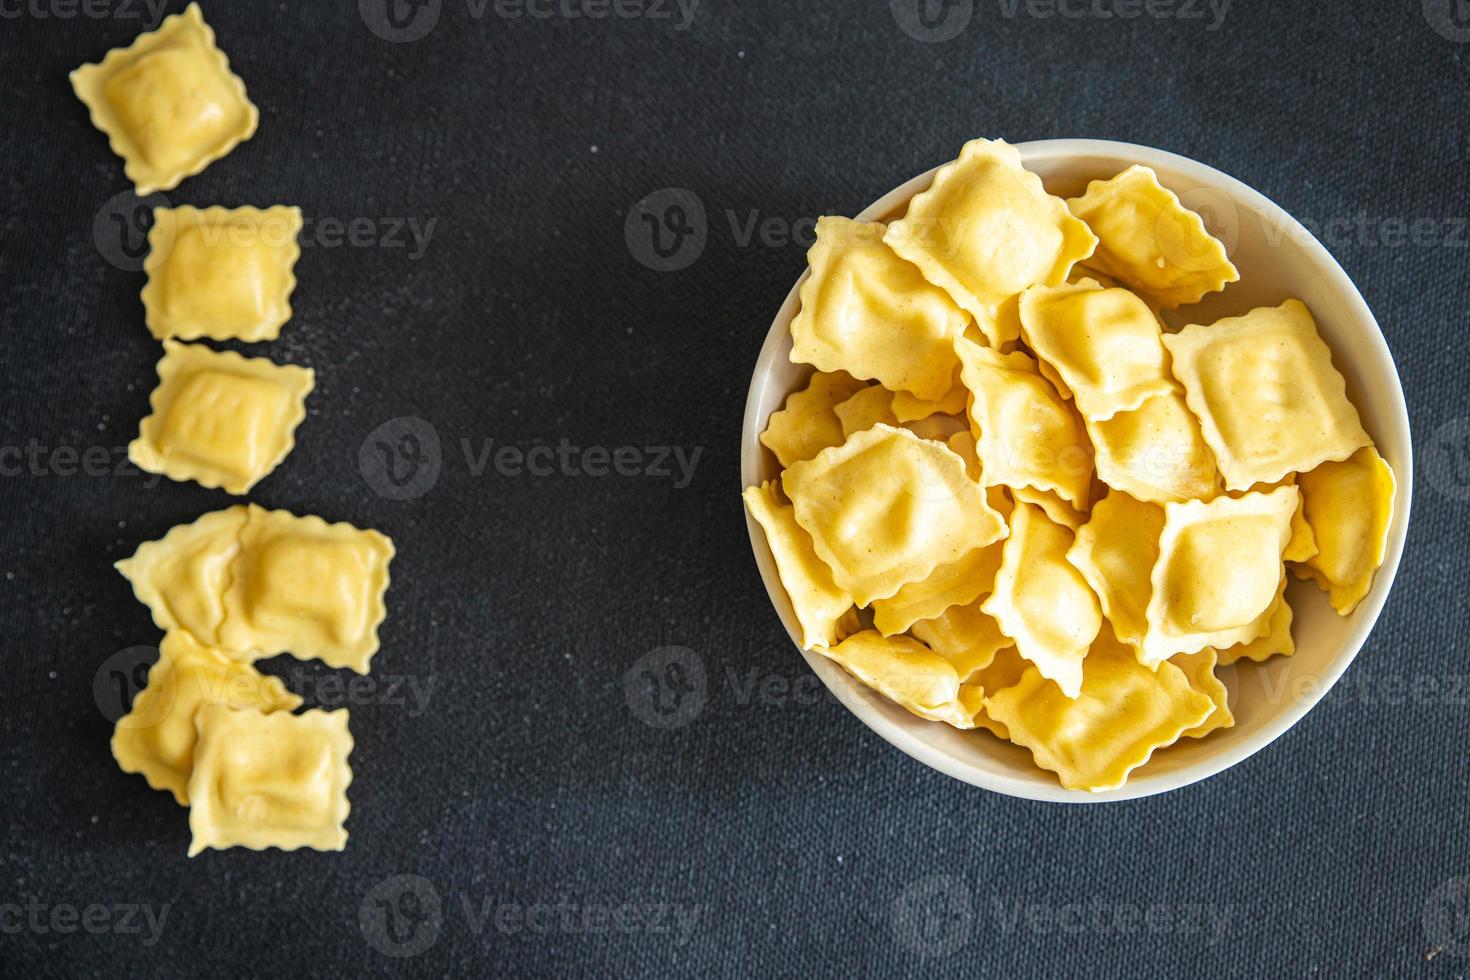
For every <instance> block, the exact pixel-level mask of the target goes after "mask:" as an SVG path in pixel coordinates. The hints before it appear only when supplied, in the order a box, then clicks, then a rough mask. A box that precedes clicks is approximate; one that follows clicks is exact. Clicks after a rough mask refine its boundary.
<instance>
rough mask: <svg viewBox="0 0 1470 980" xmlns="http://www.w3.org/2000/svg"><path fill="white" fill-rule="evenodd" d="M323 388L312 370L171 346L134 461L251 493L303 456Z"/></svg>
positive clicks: (132, 450)
mask: <svg viewBox="0 0 1470 980" xmlns="http://www.w3.org/2000/svg"><path fill="white" fill-rule="evenodd" d="M315 384H316V374H315V372H313V371H312V369H311V368H304V367H298V366H296V365H294V364H276V363H275V362H273V361H271V360H270V359H268V358H264V357H244V356H242V355H240V354H237V353H235V352H234V351H217V350H214V349H213V348H211V347H206V346H205V345H203V344H181V343H178V342H176V341H172V340H165V341H164V342H163V358H162V359H161V360H160V361H159V362H158V387H157V388H155V389H154V390H153V394H152V396H151V397H150V399H149V404H150V405H151V406H152V408H153V411H152V412H151V413H150V414H149V415H148V416H147V417H146V418H144V419H143V421H142V423H140V425H139V426H138V438H136V439H134V440H133V441H132V442H131V443H130V444H129V445H128V458H129V459H130V460H132V461H133V463H134V464H136V465H137V466H138V468H139V469H143V470H147V471H148V472H149V473H161V474H163V475H164V476H166V477H168V478H169V479H170V480H179V481H185V480H193V481H195V482H196V483H199V484H200V485H202V486H206V487H212V488H213V487H217V488H219V489H222V490H224V491H225V492H227V493H233V494H245V493H249V492H250V488H251V487H253V486H255V484H257V483H259V482H260V481H261V480H263V479H264V478H265V477H266V476H268V475H269V474H270V473H271V471H272V470H274V469H275V468H276V467H277V466H279V465H280V464H281V462H282V461H283V460H284V459H285V458H286V457H287V456H288V455H290V453H291V450H292V449H294V448H295V446H296V427H297V426H298V425H300V424H301V422H302V420H303V419H305V418H306V396H307V395H308V394H310V393H311V389H312V387H313V386H314V385H315Z"/></svg>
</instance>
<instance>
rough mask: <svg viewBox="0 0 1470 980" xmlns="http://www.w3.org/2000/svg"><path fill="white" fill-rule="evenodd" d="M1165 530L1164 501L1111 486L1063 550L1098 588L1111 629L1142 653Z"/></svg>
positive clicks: (1104, 613)
mask: <svg viewBox="0 0 1470 980" xmlns="http://www.w3.org/2000/svg"><path fill="white" fill-rule="evenodd" d="M1163 530H1164V509H1163V508H1162V507H1160V506H1158V505H1157V504H1151V503H1146V502H1144V501H1141V500H1135V499H1133V498H1132V497H1130V496H1129V495H1128V494H1126V493H1120V492H1119V491H1117V490H1114V491H1112V492H1110V493H1109V494H1108V495H1107V496H1106V497H1104V498H1103V499H1101V500H1099V501H1098V502H1097V503H1095V504H1093V505H1092V515H1091V517H1089V518H1088V520H1087V523H1086V524H1084V525H1082V527H1081V528H1080V529H1078V531H1077V540H1076V542H1075V543H1074V544H1073V545H1072V547H1071V548H1070V549H1069V550H1068V551H1067V560H1068V561H1069V562H1071V563H1072V565H1073V567H1075V568H1076V569H1077V570H1078V571H1079V572H1081V573H1082V577H1083V578H1084V579H1086V580H1087V584H1088V585H1090V586H1092V591H1093V592H1096V593H1097V597H1098V601H1099V602H1100V603H1101V604H1102V612H1103V616H1104V617H1106V619H1107V621H1108V622H1109V623H1111V624H1112V627H1113V634H1114V635H1115V636H1116V637H1117V638H1118V640H1119V642H1122V643H1126V644H1128V645H1129V646H1131V647H1132V648H1133V649H1134V650H1135V651H1137V652H1140V653H1141V652H1142V649H1143V639H1144V636H1145V635H1147V633H1148V602H1149V596H1150V595H1151V594H1152V592H1153V585H1152V581H1151V576H1152V575H1153V570H1154V564H1155V563H1156V562H1157V561H1158V558H1159V536H1160V535H1161V534H1162V533H1163Z"/></svg>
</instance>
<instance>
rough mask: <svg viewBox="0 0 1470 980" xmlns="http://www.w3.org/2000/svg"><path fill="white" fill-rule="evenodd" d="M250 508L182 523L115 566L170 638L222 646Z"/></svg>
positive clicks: (226, 511)
mask: <svg viewBox="0 0 1470 980" xmlns="http://www.w3.org/2000/svg"><path fill="white" fill-rule="evenodd" d="M249 515H250V509H249V508H248V507H246V506H245V505H244V504H236V505H235V506H234V507H227V508H225V509H224V510H217V511H215V512H214V513H212V514H205V515H204V516H203V517H201V518H199V519H198V520H196V521H195V522H194V523H192V524H180V525H178V526H176V527H173V528H170V529H169V532H168V533H167V534H165V535H164V536H163V537H161V538H159V539H158V540H157V541H146V542H144V543H143V544H141V545H139V546H138V550H137V551H136V552H134V553H133V556H132V557H131V558H125V559H123V560H122V561H120V562H117V563H116V564H115V565H114V566H113V567H114V568H116V569H117V570H118V571H119V572H121V573H122V576H123V578H125V579H127V580H128V582H129V584H131V585H132V587H133V594H134V595H136V596H137V597H138V601H139V602H141V603H143V605H145V606H147V607H148V610H149V612H151V613H152V614H153V621H154V622H155V623H157V624H158V628H159V629H161V630H163V631H164V632H166V633H172V632H174V631H175V630H182V631H184V632H186V633H188V634H189V635H190V636H192V637H194V638H195V639H196V640H198V641H199V642H200V643H203V644H204V645H205V646H210V647H218V646H219V644H220V638H219V627H220V624H221V623H223V622H224V621H225V592H226V591H228V589H229V588H230V584H231V575H230V566H231V565H232V564H234V561H235V558H236V556H237V555H239V553H240V532H241V531H243V530H244V529H245V522H246V521H247V520H248V519H249Z"/></svg>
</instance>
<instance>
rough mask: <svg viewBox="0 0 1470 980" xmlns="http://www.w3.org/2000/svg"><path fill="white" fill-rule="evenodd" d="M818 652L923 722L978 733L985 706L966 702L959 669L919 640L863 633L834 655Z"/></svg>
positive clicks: (831, 651)
mask: <svg viewBox="0 0 1470 980" xmlns="http://www.w3.org/2000/svg"><path fill="white" fill-rule="evenodd" d="M817 652H818V653H821V654H822V655H824V656H826V657H827V658H829V659H830V660H833V661H835V662H836V663H839V664H841V665H842V667H843V669H845V670H846V671H847V672H848V673H849V674H852V675H853V676H854V677H856V678H857V679H858V680H859V681H861V682H862V683H863V684H865V685H866V686H868V687H870V688H872V689H873V690H874V691H877V692H878V693H879V694H881V695H883V696H884V697H886V698H888V699H889V700H890V701H892V702H894V703H895V704H898V705H901V706H903V707H904V708H907V709H908V710H909V711H911V712H912V713H914V714H916V715H918V716H919V717H920V718H927V719H928V720H930V721H942V722H945V723H946V724H949V725H953V726H954V727H956V728H973V727H975V725H974V714H975V711H976V710H977V709H978V708H979V707H980V705H979V704H977V703H974V702H973V701H972V700H971V699H968V698H967V699H966V701H965V702H962V701H961V699H960V680H961V678H960V676H959V674H958V672H957V671H956V670H955V668H954V665H953V664H951V663H950V662H949V661H948V660H946V659H945V658H944V657H941V656H939V655H938V654H936V653H935V652H934V651H932V650H930V649H929V648H928V647H926V646H924V644H922V643H920V642H919V641H918V640H915V639H912V638H910V637H907V636H884V635H883V634H881V633H878V632H877V631H875V630H863V631H862V632H860V633H854V634H853V635H852V636H849V637H848V638H847V639H845V640H843V641H842V642H841V643H839V644H837V646H835V647H832V648H831V649H825V648H822V647H818V648H817Z"/></svg>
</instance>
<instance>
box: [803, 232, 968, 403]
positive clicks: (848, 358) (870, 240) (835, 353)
mask: <svg viewBox="0 0 1470 980" xmlns="http://www.w3.org/2000/svg"><path fill="white" fill-rule="evenodd" d="M884 231H885V226H884V225H882V224H880V223H877V222H869V223H864V222H858V221H851V220H849V219H847V218H837V217H824V218H819V219H818V220H817V241H816V244H815V245H813V246H812V247H811V250H810V251H809V252H807V264H808V266H809V268H810V272H811V274H810V276H809V277H808V278H807V280H806V282H805V283H803V284H802V287H801V311H800V312H799V313H797V315H796V318H795V319H794V320H792V321H791V339H792V348H791V360H792V361H795V362H799V363H805V364H814V365H816V367H818V368H819V369H821V370H823V371H846V372H848V373H849V374H851V375H853V376H854V377H857V378H872V379H874V380H876V381H878V382H880V383H881V384H882V385H883V386H884V387H885V388H888V389H889V390H891V391H908V392H911V393H912V394H914V395H917V396H918V397H919V398H922V399H925V400H929V401H932V400H937V399H940V398H943V397H944V395H945V393H946V392H948V391H949V390H950V385H951V383H952V379H953V376H954V367H955V360H954V348H953V346H952V341H953V340H954V338H955V337H958V336H959V335H960V334H961V333H962V332H963V331H964V329H965V324H966V322H968V320H969V317H968V316H966V314H965V312H964V311H963V310H961V309H960V308H959V307H957V306H955V304H954V303H953V302H952V301H951V300H950V298H949V296H948V295H947V294H946V293H945V292H944V291H943V290H942V289H937V288H935V287H934V286H931V285H930V284H929V283H927V282H925V281H924V277H923V276H922V275H920V274H919V270H918V269H916V268H915V267H914V266H912V265H910V264H909V263H907V262H905V261H904V260H903V259H901V258H899V257H898V255H896V254H895V253H894V251H893V250H892V249H891V248H889V247H888V246H887V245H885V244H883V234H884Z"/></svg>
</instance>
